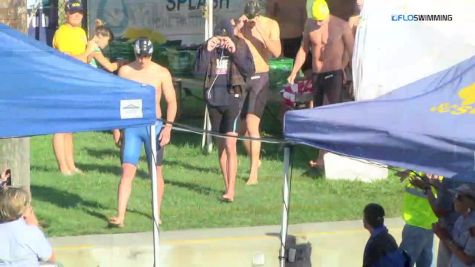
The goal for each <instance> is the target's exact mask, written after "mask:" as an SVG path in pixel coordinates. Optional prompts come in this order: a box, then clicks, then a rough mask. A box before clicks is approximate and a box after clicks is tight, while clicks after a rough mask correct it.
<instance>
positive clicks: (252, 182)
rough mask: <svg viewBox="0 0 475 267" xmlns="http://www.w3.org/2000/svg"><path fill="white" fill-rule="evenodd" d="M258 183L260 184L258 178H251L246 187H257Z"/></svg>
mask: <svg viewBox="0 0 475 267" xmlns="http://www.w3.org/2000/svg"><path fill="white" fill-rule="evenodd" d="M258 183H259V182H258V181H257V177H256V178H249V179H248V180H247V182H246V185H256V184H258Z"/></svg>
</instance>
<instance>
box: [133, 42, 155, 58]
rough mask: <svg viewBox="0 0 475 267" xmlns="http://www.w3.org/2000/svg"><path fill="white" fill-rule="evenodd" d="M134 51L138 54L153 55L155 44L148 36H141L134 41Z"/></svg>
mask: <svg viewBox="0 0 475 267" xmlns="http://www.w3.org/2000/svg"><path fill="white" fill-rule="evenodd" d="M134 52H135V55H137V56H151V55H152V54H153V44H152V41H150V39H148V38H147V37H140V38H138V39H137V40H136V41H135V43H134Z"/></svg>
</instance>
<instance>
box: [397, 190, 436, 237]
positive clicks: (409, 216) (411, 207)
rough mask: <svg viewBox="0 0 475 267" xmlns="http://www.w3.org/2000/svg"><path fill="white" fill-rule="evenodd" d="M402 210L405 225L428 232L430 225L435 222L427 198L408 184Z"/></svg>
mask: <svg viewBox="0 0 475 267" xmlns="http://www.w3.org/2000/svg"><path fill="white" fill-rule="evenodd" d="M402 210H403V214H402V217H403V219H404V221H405V222H406V224H409V225H412V226H417V227H421V228H424V229H427V230H430V229H432V224H433V223H435V222H437V216H436V215H435V214H434V212H433V211H432V208H431V206H430V204H429V200H427V196H425V194H424V193H423V191H422V190H420V189H418V188H415V187H414V186H412V185H411V184H409V183H408V184H407V185H406V192H405V193H404V197H403V207H402Z"/></svg>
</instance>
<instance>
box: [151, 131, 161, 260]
mask: <svg viewBox="0 0 475 267" xmlns="http://www.w3.org/2000/svg"><path fill="white" fill-rule="evenodd" d="M155 135H156V133H155V125H153V124H152V125H151V126H150V144H151V148H152V151H151V152H152V153H151V157H150V162H149V166H150V167H149V168H150V171H151V173H152V209H153V218H152V220H153V262H154V266H155V267H158V266H159V260H160V229H159V224H158V219H159V218H158V195H157V191H158V190H157V185H158V183H157V167H156V162H155V161H156V158H155V157H156V156H157V139H156V138H155Z"/></svg>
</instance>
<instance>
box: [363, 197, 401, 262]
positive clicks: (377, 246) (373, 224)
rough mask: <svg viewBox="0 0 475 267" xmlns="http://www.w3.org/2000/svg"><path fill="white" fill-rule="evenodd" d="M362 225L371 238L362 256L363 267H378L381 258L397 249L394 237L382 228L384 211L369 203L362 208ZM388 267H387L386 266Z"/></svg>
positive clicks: (378, 206) (384, 227)
mask: <svg viewBox="0 0 475 267" xmlns="http://www.w3.org/2000/svg"><path fill="white" fill-rule="evenodd" d="M363 213H364V216H363V225H364V228H366V229H367V230H368V231H369V232H370V234H371V236H370V238H369V239H368V242H367V243H366V247H365V249H364V254H363V267H373V266H378V265H377V264H378V263H379V262H380V260H381V259H382V257H384V256H386V255H388V254H389V253H391V252H394V251H396V250H397V249H398V246H397V243H396V241H395V240H394V237H393V236H392V235H391V234H389V232H388V229H387V228H386V226H384V209H383V207H381V206H380V205H379V204H375V203H370V204H368V205H366V207H365V208H364V211H363ZM387 267H389V266H387Z"/></svg>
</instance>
